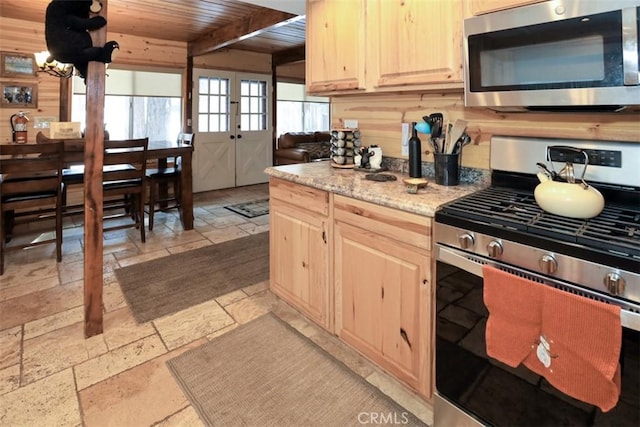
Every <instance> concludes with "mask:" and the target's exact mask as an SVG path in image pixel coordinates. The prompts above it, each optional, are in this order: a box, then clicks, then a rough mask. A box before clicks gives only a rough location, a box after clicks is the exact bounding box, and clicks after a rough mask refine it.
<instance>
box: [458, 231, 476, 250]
mask: <svg viewBox="0 0 640 427" xmlns="http://www.w3.org/2000/svg"><path fill="white" fill-rule="evenodd" d="M458 243H460V247H461V248H462V249H469V248H471V247H473V245H475V243H476V241H475V239H474V238H473V235H472V234H470V233H463V234H461V235H459V236H458Z"/></svg>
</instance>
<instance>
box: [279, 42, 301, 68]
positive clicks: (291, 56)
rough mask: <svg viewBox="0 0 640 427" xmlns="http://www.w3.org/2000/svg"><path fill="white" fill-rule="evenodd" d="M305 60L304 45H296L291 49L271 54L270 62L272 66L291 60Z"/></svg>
mask: <svg viewBox="0 0 640 427" xmlns="http://www.w3.org/2000/svg"><path fill="white" fill-rule="evenodd" d="M304 60H305V47H304V45H302V46H297V47H294V48H291V49H287V50H282V51H280V52H276V53H274V54H273V55H271V64H273V66H274V67H277V66H279V65H284V64H290V63H292V62H298V61H304Z"/></svg>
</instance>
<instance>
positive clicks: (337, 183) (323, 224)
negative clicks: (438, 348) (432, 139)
mask: <svg viewBox="0 0 640 427" xmlns="http://www.w3.org/2000/svg"><path fill="white" fill-rule="evenodd" d="M266 173H267V174H268V175H270V177H271V178H270V183H269V196H270V197H269V199H270V200H269V204H270V230H271V238H270V262H271V265H270V287H271V290H272V291H273V292H274V293H275V294H276V295H278V296H279V297H281V298H282V299H283V300H285V301H287V302H288V303H289V304H291V305H292V306H294V307H295V308H296V309H298V310H299V311H300V312H301V313H303V314H304V315H305V316H306V317H308V318H309V319H311V320H312V321H314V322H315V323H317V324H318V325H320V326H322V327H323V328H325V329H326V330H328V331H330V332H332V333H334V334H336V335H338V336H339V337H340V339H341V340H343V341H344V342H346V343H347V344H349V345H350V346H352V347H353V348H355V349H356V350H358V351H359V352H360V353H362V354H363V355H364V356H366V357H367V358H369V359H370V360H371V361H373V362H374V363H376V364H377V365H378V366H380V367H381V368H382V369H384V370H386V371H387V372H389V373H390V374H391V375H393V376H394V377H396V378H397V379H398V380H400V381H401V382H402V383H404V384H406V385H407V386H408V387H410V388H411V389H413V390H414V391H415V392H417V393H418V394H419V395H420V396H421V397H422V398H423V399H425V400H427V401H428V402H431V400H432V395H433V380H432V378H433V351H432V349H433V318H434V315H433V310H434V307H435V304H434V297H433V296H434V289H433V286H432V284H433V283H435V280H434V279H433V277H432V272H433V271H434V270H435V269H434V268H433V267H434V266H433V264H434V260H433V257H432V241H431V230H432V217H433V215H434V213H435V211H436V209H437V208H438V207H439V206H440V205H442V204H444V203H447V202H449V201H452V200H454V199H457V198H459V197H462V196H465V195H468V194H470V193H472V192H474V191H477V190H479V189H481V188H484V187H486V186H487V185H488V179H486V177H487V175H486V174H484V173H479V174H476V175H474V177H480V179H478V180H477V181H476V182H469V181H468V180H465V179H462V180H461V185H457V186H442V185H437V184H435V183H433V180H432V179H429V177H428V176H427V177H426V178H427V180H429V181H430V182H429V183H428V185H427V186H426V187H424V188H420V189H419V190H418V192H417V194H410V193H408V192H407V186H406V185H405V184H404V182H403V179H404V178H408V175H407V174H403V173H400V172H397V171H396V172H384V173H385V174H390V175H394V176H395V177H396V178H397V179H396V181H388V182H378V181H370V180H367V179H365V175H366V174H367V173H366V172H360V171H356V170H353V169H341V168H333V167H331V164H330V163H329V162H315V163H304V164H294V165H284V166H278V167H271V168H267V169H266Z"/></svg>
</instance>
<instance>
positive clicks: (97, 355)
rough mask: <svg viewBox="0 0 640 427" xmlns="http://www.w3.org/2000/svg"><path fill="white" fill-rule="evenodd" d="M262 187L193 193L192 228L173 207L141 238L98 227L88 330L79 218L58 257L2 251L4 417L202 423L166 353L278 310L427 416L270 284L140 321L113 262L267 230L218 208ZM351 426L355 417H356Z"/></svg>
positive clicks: (261, 192) (32, 422)
mask: <svg viewBox="0 0 640 427" xmlns="http://www.w3.org/2000/svg"><path fill="white" fill-rule="evenodd" d="M267 195H268V186H267V185H266V184H260V185H254V186H247V187H240V188H236V189H227V190H218V191H212V192H208V193H200V194H197V195H196V203H195V211H194V214H195V229H194V230H190V231H183V230H182V226H181V224H180V222H179V219H178V217H177V215H176V213H175V211H173V212H172V211H169V212H167V213H158V214H156V219H155V225H154V230H153V231H152V232H148V234H147V242H146V243H145V244H142V243H140V240H139V234H138V232H137V231H136V230H135V229H129V230H120V231H114V232H108V233H105V237H104V238H105V241H104V294H103V305H104V333H103V334H101V335H98V336H94V337H91V338H88V339H85V338H84V333H83V261H82V258H83V255H82V247H83V227H82V223H81V221H82V218H81V217H79V218H75V217H74V218H70V219H67V220H66V224H65V230H64V244H63V260H62V262H61V263H60V264H57V263H56V262H55V248H54V245H43V246H40V247H37V248H33V249H29V250H24V251H16V252H8V253H7V255H6V260H5V266H6V269H5V274H4V275H3V276H1V277H0V425H1V426H12V427H17V426H118V427H125V426H201V425H203V424H202V422H201V421H200V419H199V418H198V415H197V414H196V412H195V410H194V409H193V407H192V406H191V405H190V403H189V401H188V400H187V398H186V397H185V395H184V394H183V393H182V391H181V389H180V387H179V386H178V385H177V383H176V382H175V381H174V379H173V377H172V375H171V373H170V371H169V370H168V368H167V367H166V365H165V362H166V361H167V360H168V359H170V358H173V357H175V356H176V355H178V354H180V353H182V352H184V351H186V350H188V349H190V348H193V347H197V346H199V345H201V344H203V343H205V342H207V340H211V339H213V338H215V337H216V336H218V335H221V334H224V333H226V332H228V331H230V330H232V329H233V328H235V327H237V326H238V325H240V324H243V323H246V322H248V321H250V320H252V319H254V318H256V317H258V316H261V315H262V314H264V313H267V312H269V311H273V312H274V313H275V314H276V315H278V316H279V317H281V318H282V319H284V320H286V321H287V322H288V323H290V324H291V325H292V326H294V327H295V328H296V329H298V330H299V331H300V332H302V333H303V334H305V335H306V336H308V337H310V338H311V339H312V340H314V341H315V342H316V343H317V344H318V345H320V346H321V347H323V348H324V349H325V350H326V351H328V352H329V353H331V354H333V355H334V356H335V357H337V358H338V359H339V360H342V361H343V362H344V363H345V364H346V365H347V366H349V367H350V368H351V369H353V370H354V371H355V372H356V373H358V374H359V375H361V376H363V377H365V378H366V379H367V380H368V381H369V382H370V383H371V384H373V385H375V386H376V387H378V388H379V389H381V390H382V391H383V392H385V393H386V394H388V395H389V396H391V397H392V398H393V399H395V400H396V401H398V402H399V403H400V404H401V405H403V406H404V407H406V408H407V409H409V410H411V411H412V412H413V413H414V414H416V415H417V416H418V417H420V418H421V419H423V420H424V421H425V422H427V423H428V424H432V421H433V416H432V412H431V409H430V407H429V406H428V405H427V404H425V402H423V401H422V400H421V399H419V398H418V397H416V396H415V395H414V394H413V393H411V392H410V391H408V390H407V389H406V388H404V387H403V386H401V385H400V384H398V383H397V382H396V381H395V380H394V379H393V378H391V377H389V376H388V375H386V374H385V373H384V372H382V371H380V370H379V369H377V368H376V367H375V366H373V365H372V364H371V363H369V362H368V361H367V360H365V359H364V358H362V357H360V356H359V355H358V354H357V353H356V352H355V351H353V350H352V349H350V348H349V347H347V346H345V345H344V344H342V343H341V342H340V341H339V340H338V339H337V338H336V337H335V336H333V335H331V334H328V333H326V332H325V331H324V330H322V329H320V328H319V327H317V326H316V325H315V324H313V323H311V322H308V321H307V320H306V319H305V318H304V317H302V316H301V315H300V314H298V313H297V312H296V311H295V310H293V309H292V308H291V307H289V306H288V305H287V304H286V303H284V302H282V301H281V300H280V299H279V298H277V297H276V296H275V295H273V294H272V293H271V292H270V291H269V289H268V288H269V284H268V282H264V283H258V284H255V285H252V286H248V287H246V288H243V289H242V290H237V291H234V292H231V293H229V294H227V295H224V296H221V297H219V298H217V299H215V300H212V301H208V302H205V303H202V304H199V305H197V306H194V307H190V308H188V309H186V310H183V311H181V312H179V313H176V314H173V315H169V316H166V317H163V318H159V319H156V320H154V321H151V322H147V323H144V324H137V323H136V321H135V320H134V319H133V317H132V315H131V313H130V311H129V308H128V307H127V304H126V301H125V299H124V296H123V294H122V292H121V290H120V287H119V285H118V282H117V279H116V277H115V274H114V270H115V269H117V268H119V267H123V266H126V265H130V264H134V263H138V262H144V261H147V260H150V259H155V258H160V257H165V256H169V255H171V254H172V253H177V252H181V251H187V250H190V249H194V248H197V247H201V246H206V245H211V244H215V243H219V242H222V241H226V240H230V239H234V238H238V237H242V236H246V235H248V234H253V233H259V232H262V231H267V230H268V229H269V216H268V215H264V216H260V217H257V218H252V219H247V218H245V217H242V216H240V215H237V214H235V213H233V212H231V211H229V210H227V209H224V206H225V205H228V204H232V203H238V202H243V201H250V200H256V199H259V198H263V197H265V196H267ZM354 424H357V421H356V420H354Z"/></svg>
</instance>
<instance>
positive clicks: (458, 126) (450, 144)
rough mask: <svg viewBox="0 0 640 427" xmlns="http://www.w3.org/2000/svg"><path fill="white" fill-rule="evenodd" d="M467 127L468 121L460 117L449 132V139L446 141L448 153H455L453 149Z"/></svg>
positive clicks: (446, 151)
mask: <svg viewBox="0 0 640 427" xmlns="http://www.w3.org/2000/svg"><path fill="white" fill-rule="evenodd" d="M466 129H467V122H466V121H465V120H462V119H458V120H456V121H455V123H454V124H453V128H452V129H451V131H450V132H448V133H447V140H446V142H445V150H444V152H445V153H446V154H453V149H454V148H455V145H456V143H457V142H458V139H460V137H462V134H464V131H465V130H466Z"/></svg>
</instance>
